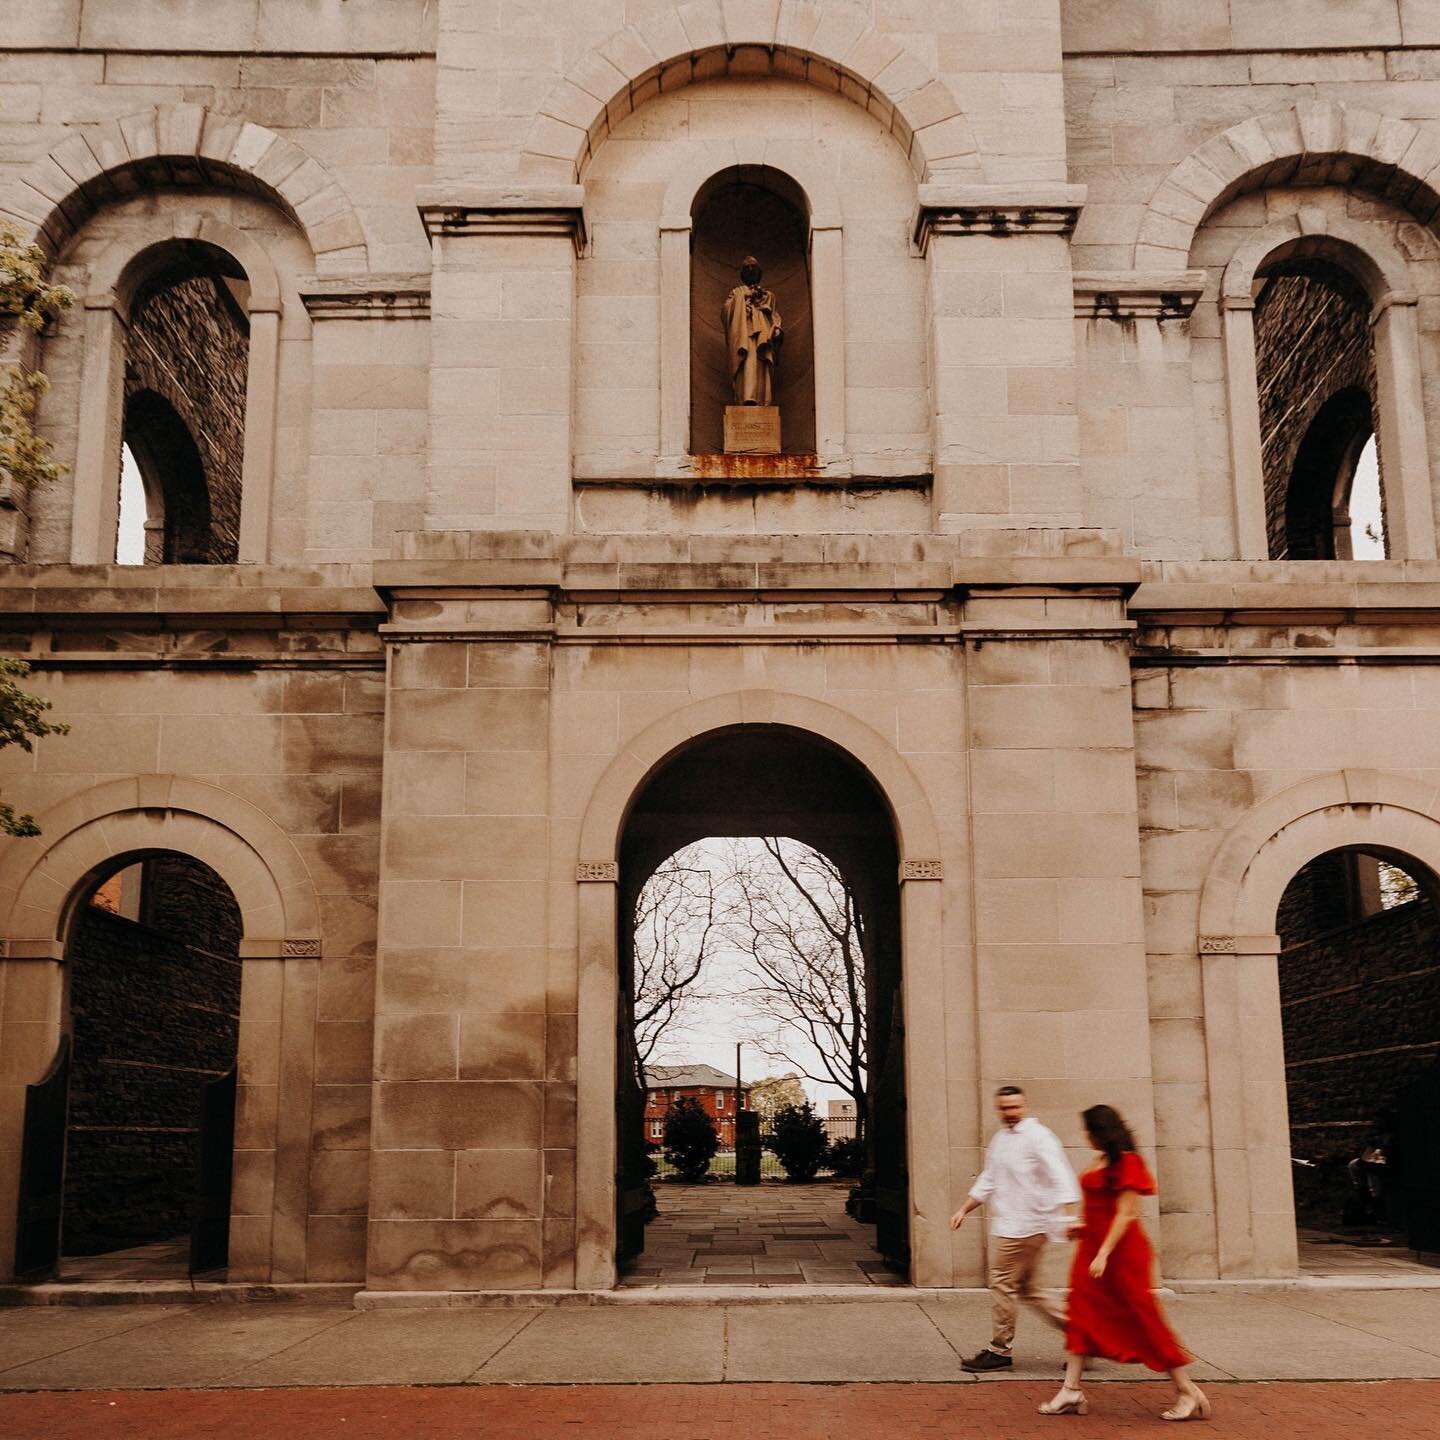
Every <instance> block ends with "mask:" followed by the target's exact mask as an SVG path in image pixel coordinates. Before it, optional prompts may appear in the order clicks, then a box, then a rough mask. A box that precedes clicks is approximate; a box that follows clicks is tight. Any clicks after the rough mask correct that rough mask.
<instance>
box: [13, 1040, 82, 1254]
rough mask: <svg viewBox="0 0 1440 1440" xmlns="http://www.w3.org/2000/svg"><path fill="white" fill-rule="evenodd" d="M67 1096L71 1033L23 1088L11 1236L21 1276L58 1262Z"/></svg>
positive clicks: (68, 1098)
mask: <svg viewBox="0 0 1440 1440" xmlns="http://www.w3.org/2000/svg"><path fill="white" fill-rule="evenodd" d="M69 1100H70V1037H69V1036H68V1035H62V1036H61V1037H60V1046H59V1048H58V1049H57V1050H56V1051H55V1058H54V1060H52V1061H51V1062H50V1069H49V1070H48V1071H47V1072H46V1074H45V1078H44V1079H43V1080H40V1081H38V1082H37V1083H36V1084H34V1085H27V1086H26V1087H25V1131H24V1138H23V1139H22V1141H21V1143H20V1212H19V1216H18V1224H17V1227H16V1236H15V1273H16V1275H18V1276H19V1277H20V1279H22V1280H45V1279H49V1278H51V1277H52V1276H53V1275H54V1274H55V1271H56V1268H57V1266H58V1265H59V1263H60V1214H61V1209H62V1206H63V1200H64V1194H65V1116H66V1111H67V1109H68V1106H69Z"/></svg>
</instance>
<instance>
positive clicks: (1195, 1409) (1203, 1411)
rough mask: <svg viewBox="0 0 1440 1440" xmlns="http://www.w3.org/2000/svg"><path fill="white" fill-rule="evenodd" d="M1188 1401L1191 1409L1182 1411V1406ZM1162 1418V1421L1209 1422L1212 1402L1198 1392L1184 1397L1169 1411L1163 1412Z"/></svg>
mask: <svg viewBox="0 0 1440 1440" xmlns="http://www.w3.org/2000/svg"><path fill="white" fill-rule="evenodd" d="M1186 1400H1188V1401H1189V1402H1190V1408H1189V1409H1188V1410H1182V1409H1181V1408H1180V1406H1181V1405H1182V1404H1184V1402H1185V1401H1186ZM1160 1418H1161V1419H1162V1420H1208V1419H1209V1418H1210V1402H1209V1401H1208V1400H1207V1399H1206V1398H1205V1396H1204V1394H1203V1393H1202V1392H1201V1391H1199V1390H1197V1391H1196V1392H1195V1394H1194V1395H1193V1396H1192V1395H1184V1396H1182V1397H1181V1398H1180V1399H1179V1400H1178V1401H1176V1403H1175V1404H1174V1405H1172V1406H1171V1407H1170V1408H1169V1409H1168V1410H1164V1411H1162V1412H1161V1414H1160Z"/></svg>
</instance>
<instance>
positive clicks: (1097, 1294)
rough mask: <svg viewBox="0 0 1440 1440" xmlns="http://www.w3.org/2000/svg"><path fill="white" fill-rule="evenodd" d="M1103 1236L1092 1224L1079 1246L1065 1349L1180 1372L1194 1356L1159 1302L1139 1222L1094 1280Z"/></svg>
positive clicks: (1072, 1269)
mask: <svg viewBox="0 0 1440 1440" xmlns="http://www.w3.org/2000/svg"><path fill="white" fill-rule="evenodd" d="M1089 1218H1090V1217H1089V1216H1088V1215H1087V1216H1086V1219H1087V1222H1088V1221H1089ZM1106 1228H1108V1226H1107V1227H1106ZM1104 1236H1105V1230H1103V1229H1101V1230H1099V1233H1098V1234H1096V1233H1095V1230H1093V1229H1092V1228H1091V1226H1090V1225H1089V1224H1088V1223H1087V1225H1086V1229H1085V1233H1084V1234H1082V1235H1081V1237H1080V1243H1079V1244H1078V1245H1077V1246H1076V1247H1075V1259H1074V1262H1073V1263H1072V1265H1071V1267H1070V1317H1069V1323H1068V1325H1067V1326H1066V1330H1065V1348H1066V1349H1067V1350H1068V1351H1070V1353H1071V1354H1073V1355H1099V1356H1103V1357H1104V1358H1105V1359H1106V1360H1118V1361H1120V1362H1121V1363H1122V1364H1125V1365H1146V1366H1148V1367H1149V1368H1150V1369H1151V1370H1177V1369H1179V1367H1180V1366H1182V1365H1188V1364H1190V1361H1191V1358H1192V1357H1191V1356H1189V1355H1187V1354H1186V1353H1185V1351H1184V1350H1183V1349H1182V1348H1181V1345H1180V1342H1179V1341H1178V1340H1177V1339H1176V1338H1175V1333H1174V1331H1172V1330H1171V1329H1170V1327H1169V1325H1167V1324H1166V1323H1165V1317H1164V1315H1162V1314H1161V1313H1160V1306H1159V1304H1158V1303H1157V1301H1156V1299H1155V1292H1154V1289H1153V1288H1152V1287H1153V1283H1154V1282H1153V1275H1154V1257H1153V1255H1152V1253H1151V1250H1150V1242H1149V1240H1148V1239H1147V1238H1146V1236H1145V1232H1144V1231H1143V1230H1142V1229H1141V1228H1140V1222H1139V1221H1138V1220H1137V1221H1135V1222H1134V1223H1132V1224H1131V1225H1130V1227H1129V1228H1128V1229H1127V1230H1126V1231H1125V1234H1124V1235H1123V1236H1122V1237H1121V1239H1120V1243H1119V1244H1118V1245H1117V1246H1116V1247H1115V1249H1114V1250H1113V1251H1112V1252H1111V1255H1110V1259H1109V1262H1108V1263H1107V1264H1106V1266H1105V1273H1104V1274H1103V1275H1102V1276H1101V1277H1100V1278H1099V1279H1098V1280H1092V1279H1091V1278H1090V1262H1091V1261H1092V1260H1093V1259H1094V1258H1095V1252H1096V1251H1097V1250H1098V1249H1099V1248H1100V1241H1101V1240H1102V1239H1104Z"/></svg>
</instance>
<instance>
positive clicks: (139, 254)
mask: <svg viewBox="0 0 1440 1440" xmlns="http://www.w3.org/2000/svg"><path fill="white" fill-rule="evenodd" d="M185 240H198V241H200V242H201V243H202V244H205V245H213V246H214V247H215V249H217V250H223V251H225V252H226V253H227V254H228V255H230V256H231V257H232V258H233V259H234V261H235V262H236V264H238V265H239V266H240V268H241V269H242V270H243V271H244V272H245V278H246V280H247V281H249V284H250V295H249V298H248V300H247V301H246V305H245V308H246V310H247V311H249V312H250V313H251V314H256V313H258V312H261V311H279V309H280V276H279V273H278V272H277V270H276V268H275V262H274V260H273V259H271V257H270V252H269V250H268V249H267V248H266V247H265V245H264V243H263V242H262V241H261V240H260V239H258V238H257V237H256V236H255V235H254V234H252V233H250V232H248V231H245V230H240V229H237V228H236V227H235V226H234V225H227V224H226V223H225V222H224V221H223V220H217V219H216V218H215V217H214V216H213V215H180V214H175V213H170V214H168V215H165V216H162V217H160V220H159V223H157V224H155V225H152V226H147V228H146V230H145V232H144V234H143V235H138V236H132V235H127V236H125V237H122V238H121V239H117V240H114V241H112V242H111V243H110V244H109V245H108V246H106V248H105V250H104V251H103V252H102V254H101V255H100V256H99V257H98V258H97V260H96V261H95V264H94V265H92V266H91V267H90V282H89V286H88V288H87V291H86V295H85V302H84V303H85V305H86V307H87V308H94V307H96V306H101V305H105V304H106V303H108V302H110V301H111V299H112V297H113V300H114V303H116V304H118V305H119V306H120V307H121V310H122V311H123V312H128V311H129V308H130V304H131V302H132V300H133V299H134V292H135V286H136V284H137V283H138V282H139V280H140V279H141V278H142V275H141V272H142V271H143V269H144V263H145V257H146V253H147V252H148V251H151V250H154V249H155V248H156V247H157V246H161V245H165V244H167V243H169V242H172V241H185Z"/></svg>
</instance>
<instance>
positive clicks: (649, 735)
mask: <svg viewBox="0 0 1440 1440" xmlns="http://www.w3.org/2000/svg"><path fill="white" fill-rule="evenodd" d="M744 726H778V727H785V728H788V729H791V730H796V731H800V732H802V733H804V734H807V735H810V736H812V737H814V738H815V739H817V740H820V741H826V742H829V743H830V744H831V745H833V746H834V747H835V748H836V749H838V750H840V751H841V752H842V753H844V754H845V755H846V756H848V757H849V758H850V759H851V760H852V761H854V762H856V763H857V764H859V765H860V766H861V767H862V768H863V769H864V770H865V771H866V773H867V774H868V775H869V776H870V779H871V780H872V781H873V783H874V785H875V787H876V789H877V790H878V791H879V792H880V794H881V796H882V797H883V798H884V801H885V803H886V805H887V806H888V808H889V811H890V818H891V822H892V825H893V828H894V832H895V841H896V846H897V849H898V851H899V856H900V877H899V878H900V880H901V881H902V883H901V886H900V935H901V951H902V959H901V965H902V969H903V973H904V985H903V989H902V994H903V995H904V997H905V999H904V1007H905V1073H906V1085H907V1088H908V1089H909V1090H910V1092H911V1093H913V1094H915V1095H924V1096H927V1097H947V1096H948V1095H949V1094H950V1082H949V1064H950V1060H949V1049H950V1047H951V1045H952V1044H953V1042H954V1035H953V1032H947V1030H946V1028H945V1023H944V1012H943V1007H941V1006H938V1005H936V1004H935V1003H934V997H935V996H938V995H941V994H942V993H943V992H944V987H945V971H944V965H943V963H942V959H941V957H942V954H943V949H944V943H943V940H944V936H943V907H942V893H941V892H942V889H943V886H942V884H939V883H933V882H939V881H942V880H943V865H942V850H941V841H940V830H939V827H938V825H937V824H936V821H935V816H934V813H933V812H932V810H931V808H930V804H929V801H928V800H927V799H926V797H925V793H924V791H923V790H922V788H921V787H920V784H919V782H918V781H917V780H916V778H915V776H914V774H913V773H912V772H911V770H910V767H909V766H908V765H907V764H906V763H905V761H904V759H903V757H902V756H901V755H900V754H899V753H898V752H897V751H896V750H895V749H894V747H893V746H892V745H890V744H889V743H888V742H887V741H886V740H885V739H884V738H883V737H882V736H880V735H879V734H878V733H877V732H876V731H874V730H872V729H871V728H870V726H868V725H866V724H865V723H864V722H863V721H861V720H858V719H856V718H855V717H854V716H853V715H848V714H846V713H845V712H844V711H843V710H839V709H837V708H835V707H834V706H832V705H827V704H825V703H823V702H821V701H818V700H812V699H809V698H807V697H805V696H801V695H794V694H789V693H784V692H780V691H774V690H743V691H733V692H731V693H729V694H726V695H717V696H714V697H711V698H710V699H706V700H699V701H696V702H694V703H693V704H690V705H686V706H684V707H682V708H681V709H678V710H676V711H674V712H672V713H671V714H669V715H666V716H664V717H662V718H661V719H659V720H657V721H655V722H654V723H653V724H651V725H649V726H647V727H646V728H645V729H644V730H642V731H640V733H639V734H638V735H635V736H633V737H631V739H630V740H629V741H627V742H626V743H625V744H624V745H623V746H622V748H621V750H620V752H619V754H618V755H616V757H615V758H614V759H613V760H612V761H611V763H610V764H609V765H608V766H607V767H606V769H605V771H604V773H603V774H602V775H601V777H600V779H599V781H598V782H597V783H596V785H595V788H594V789H593V790H592V792H591V794H590V798H589V801H588V802H587V804H586V807H585V812H584V816H583V818H582V820H581V822H580V834H579V867H578V870H577V872H576V878H577V881H579V882H583V883H579V884H578V885H577V888H578V890H579V892H580V893H579V904H578V907H577V935H578V944H579V976H578V1002H577V1004H578V1014H577V1034H578V1045H577V1064H576V1101H577V1108H578V1119H577V1126H576V1133H577V1137H578V1138H577V1146H576V1158H575V1188H576V1254H575V1283H576V1286H577V1287H578V1288H580V1289H608V1288H609V1287H610V1286H611V1285H613V1284H614V1281H615V1258H614V1257H615V1233H616V1225H615V1194H616V1191H615V1179H616V1120H615V1073H616V1025H617V1019H618V1003H617V997H618V986H617V976H618V965H619V945H618V924H619V915H618V897H617V889H618V884H617V883H616V882H618V879H619V858H620V856H619V851H620V844H621V839H622V836H623V833H624V829H625V822H626V819H627V817H628V815H629V812H630V809H631V806H632V805H633V803H634V802H635V800H636V799H637V798H638V797H639V796H640V795H641V793H642V792H643V791H644V788H645V786H646V784H647V782H648V781H649V780H650V779H651V777H652V776H653V775H654V774H655V773H656V772H657V771H658V770H659V769H660V767H661V766H662V765H663V764H664V763H665V762H666V761H667V760H668V759H670V758H671V757H672V756H673V755H674V754H675V753H676V752H677V751H678V750H681V749H683V748H684V747H685V746H686V745H687V744H688V743H690V742H691V741H694V740H697V739H699V738H701V737H703V736H705V735H707V734H710V733H713V732H715V731H719V730H727V729H732V728H736V727H744ZM917 882H918V883H917ZM971 1044H973V1036H972V1037H971ZM949 1123H950V1120H949V1112H948V1108H947V1106H946V1105H945V1104H940V1103H936V1104H927V1105H923V1106H922V1105H914V1106H911V1107H910V1108H909V1110H908V1112H907V1115H906V1125H907V1140H906V1143H907V1147H908V1156H909V1174H910V1195H911V1202H910V1205H911V1210H910V1216H909V1233H910V1248H911V1267H912V1270H911V1273H912V1277H913V1280H914V1283H915V1284H916V1285H920V1286H949V1285H954V1284H957V1283H970V1282H973V1280H974V1279H976V1278H978V1276H977V1275H973V1274H971V1273H970V1271H969V1270H968V1269H966V1268H965V1267H966V1264H967V1262H966V1261H965V1260H964V1259H963V1258H962V1257H959V1256H957V1255H956V1254H955V1253H954V1252H953V1251H952V1247H951V1244H950V1233H949V1231H948V1229H947V1228H946V1227H945V1223H944V1219H945V1215H946V1214H948V1210H949V1206H950V1197H951V1194H952V1189H953V1184H954V1183H955V1181H954V1177H952V1175H951V1154H950V1148H949V1140H948V1133H949V1132H948V1126H949Z"/></svg>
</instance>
